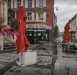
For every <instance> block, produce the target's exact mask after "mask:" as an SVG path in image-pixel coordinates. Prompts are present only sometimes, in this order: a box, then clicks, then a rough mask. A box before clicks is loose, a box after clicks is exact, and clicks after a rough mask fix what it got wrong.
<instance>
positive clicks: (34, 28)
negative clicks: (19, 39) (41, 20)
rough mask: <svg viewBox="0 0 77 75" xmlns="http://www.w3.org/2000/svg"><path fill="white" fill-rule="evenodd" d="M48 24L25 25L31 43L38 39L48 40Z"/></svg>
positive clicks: (36, 41)
mask: <svg viewBox="0 0 77 75" xmlns="http://www.w3.org/2000/svg"><path fill="white" fill-rule="evenodd" d="M49 28H50V26H47V25H27V34H26V35H27V37H28V39H29V41H30V43H32V44H37V43H39V41H47V40H48V36H49V35H48V29H49Z"/></svg>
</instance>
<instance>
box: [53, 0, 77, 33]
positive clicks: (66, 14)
mask: <svg viewBox="0 0 77 75" xmlns="http://www.w3.org/2000/svg"><path fill="white" fill-rule="evenodd" d="M56 8H58V10H56ZM54 12H55V14H56V16H57V24H58V27H59V30H60V32H63V31H64V26H65V25H66V23H67V22H68V21H69V20H70V19H71V18H72V17H74V15H76V13H77V0H54Z"/></svg>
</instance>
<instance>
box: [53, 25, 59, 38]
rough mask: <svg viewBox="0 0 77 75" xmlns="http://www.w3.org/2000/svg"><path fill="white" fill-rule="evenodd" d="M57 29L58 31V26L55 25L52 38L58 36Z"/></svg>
mask: <svg viewBox="0 0 77 75" xmlns="http://www.w3.org/2000/svg"><path fill="white" fill-rule="evenodd" d="M58 31H59V30H58V26H55V27H54V31H53V37H54V38H57V37H58Z"/></svg>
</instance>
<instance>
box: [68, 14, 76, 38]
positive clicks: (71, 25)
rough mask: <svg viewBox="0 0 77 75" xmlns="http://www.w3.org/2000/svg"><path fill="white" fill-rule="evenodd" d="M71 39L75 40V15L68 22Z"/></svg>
mask: <svg viewBox="0 0 77 75" xmlns="http://www.w3.org/2000/svg"><path fill="white" fill-rule="evenodd" d="M69 24H70V34H71V38H77V14H76V15H75V16H74V17H72V18H71V20H69Z"/></svg>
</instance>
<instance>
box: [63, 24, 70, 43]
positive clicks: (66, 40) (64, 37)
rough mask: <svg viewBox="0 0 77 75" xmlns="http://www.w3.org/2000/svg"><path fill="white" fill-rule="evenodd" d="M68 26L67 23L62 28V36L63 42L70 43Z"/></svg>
mask: <svg viewBox="0 0 77 75" xmlns="http://www.w3.org/2000/svg"><path fill="white" fill-rule="evenodd" d="M69 29H70V26H69V23H67V24H66V25H65V27H64V35H63V42H64V43H69V41H70V32H69Z"/></svg>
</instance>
